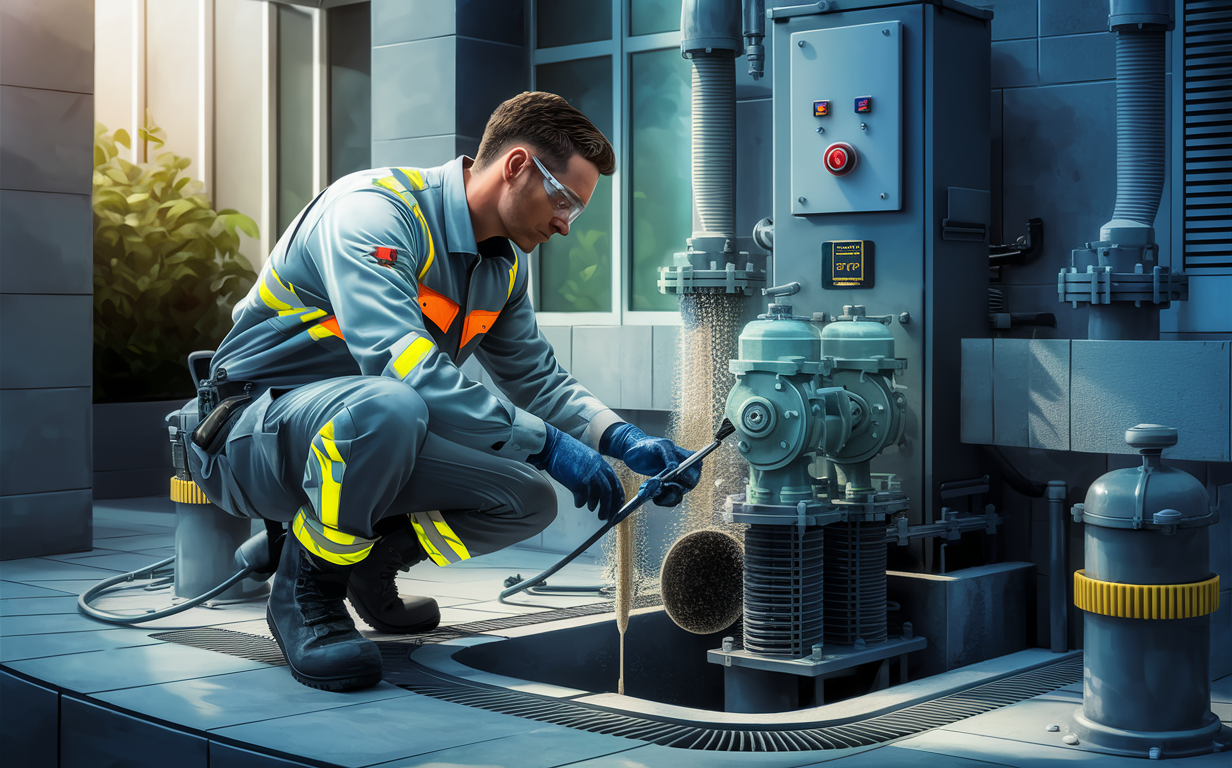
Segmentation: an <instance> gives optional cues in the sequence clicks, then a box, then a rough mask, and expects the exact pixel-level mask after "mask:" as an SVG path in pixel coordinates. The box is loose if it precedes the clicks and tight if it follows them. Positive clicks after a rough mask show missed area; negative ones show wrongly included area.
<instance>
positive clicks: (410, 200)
mask: <svg viewBox="0 0 1232 768" xmlns="http://www.w3.org/2000/svg"><path fill="white" fill-rule="evenodd" d="M403 170H404V171H406V174H407V176H409V177H410V179H411V182H412V183H419V184H423V177H422V176H420V175H419V172H418V171H414V172H412V171H409V170H407V169H403ZM416 180H418V182H417V181H416ZM372 183H373V184H376V185H377V186H378V187H383V188H384V189H388V190H389V191H390V192H393V193H394V194H395V195H397V196H398V197H399V199H401V200H402V202H404V203H406V204H407V206H409V207H410V209H411V214H412V215H414V216H415V218H416V219H418V220H419V224H420V226H422V227H423V230H424V236H425V237H426V238H427V240H428V258H427V259H425V260H424V265H423V267H421V268H420V270H419V274H418V275H417V276H416V277H417V279H419V280H423V278H424V275H426V274H428V268H429V267H431V266H432V262H433V261H434V260H435V259H436V247H435V246H434V245H433V244H432V230H431V229H429V228H428V220H427V219H425V218H424V215H423V211H421V210H419V205H418V204H417V203H416V202H415V198H414V197H413V196H411V193H410V192H408V191H407V190H406V187H404V186H402V182H400V181H398V180H397V179H395V178H394V177H393V176H386V177H385V178H383V179H377V180H376V181H374V182H372ZM424 186H426V185H424ZM419 189H423V186H421V187H419Z"/></svg>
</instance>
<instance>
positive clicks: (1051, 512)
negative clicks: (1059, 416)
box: [1048, 480, 1069, 653]
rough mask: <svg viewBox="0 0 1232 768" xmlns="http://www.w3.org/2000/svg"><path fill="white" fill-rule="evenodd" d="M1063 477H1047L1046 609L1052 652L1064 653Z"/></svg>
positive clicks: (1065, 555)
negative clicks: (1054, 478) (1047, 557)
mask: <svg viewBox="0 0 1232 768" xmlns="http://www.w3.org/2000/svg"><path fill="white" fill-rule="evenodd" d="M1066 490H1067V488H1066V485H1065V481H1064V480H1049V481H1048V540H1049V550H1050V555H1049V558H1050V559H1049V568H1048V610H1049V617H1050V624H1051V635H1052V652H1053V653H1065V651H1066V650H1067V645H1066V638H1067V635H1068V633H1069V626H1068V619H1069V600H1068V594H1069V590H1068V589H1067V586H1068V576H1069V574H1068V570H1069V569H1068V568H1067V567H1066V562H1067V561H1068V555H1069V547H1068V546H1067V545H1068V542H1067V541H1066V540H1065V495H1066Z"/></svg>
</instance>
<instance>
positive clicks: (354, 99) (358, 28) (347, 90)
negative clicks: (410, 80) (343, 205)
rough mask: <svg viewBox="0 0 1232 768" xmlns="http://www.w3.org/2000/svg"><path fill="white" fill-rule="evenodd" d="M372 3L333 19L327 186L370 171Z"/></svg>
mask: <svg viewBox="0 0 1232 768" xmlns="http://www.w3.org/2000/svg"><path fill="white" fill-rule="evenodd" d="M371 7H372V6H371V4H370V3H355V4H354V5H343V6H339V7H337V8H331V9H329V10H328V11H327V13H328V14H329V17H328V22H329V180H330V181H331V182H332V181H334V180H335V179H337V178H339V177H341V176H345V175H347V174H348V173H351V172H353V171H360V170H363V169H365V168H367V167H369V166H370V165H372V75H371V73H372V29H371V23H372V22H371V13H370V10H369V9H370V8H371Z"/></svg>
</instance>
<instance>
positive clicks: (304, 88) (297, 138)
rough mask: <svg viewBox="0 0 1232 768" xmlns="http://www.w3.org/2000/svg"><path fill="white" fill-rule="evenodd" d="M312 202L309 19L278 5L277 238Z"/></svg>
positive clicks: (293, 10) (310, 46)
mask: <svg viewBox="0 0 1232 768" xmlns="http://www.w3.org/2000/svg"><path fill="white" fill-rule="evenodd" d="M311 200H312V16H311V14H309V12H308V11H305V10H303V9H302V8H296V7H294V6H290V5H281V4H279V6H278V236H279V237H281V236H282V233H283V232H285V231H286V229H287V227H288V226H289V225H290V224H291V220H292V219H294V218H295V215H296V214H298V213H299V212H300V211H301V210H302V209H303V207H304V206H306V205H308V203H309V201H311Z"/></svg>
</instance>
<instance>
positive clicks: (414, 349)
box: [394, 336, 432, 379]
mask: <svg viewBox="0 0 1232 768" xmlns="http://www.w3.org/2000/svg"><path fill="white" fill-rule="evenodd" d="M431 351H432V342H431V341H429V340H428V339H426V338H424V337H423V336H420V337H418V338H416V339H415V340H414V341H412V342H411V343H410V344H409V345H408V346H407V348H406V349H404V350H402V354H400V355H398V359H396V360H394V373H396V374H398V378H399V379H405V378H406V377H407V376H409V375H410V373H411V371H413V370H415V366H417V365H419V363H420V362H422V361H423V359H424V358H425V357H427V356H428V353H429V352H431Z"/></svg>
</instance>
